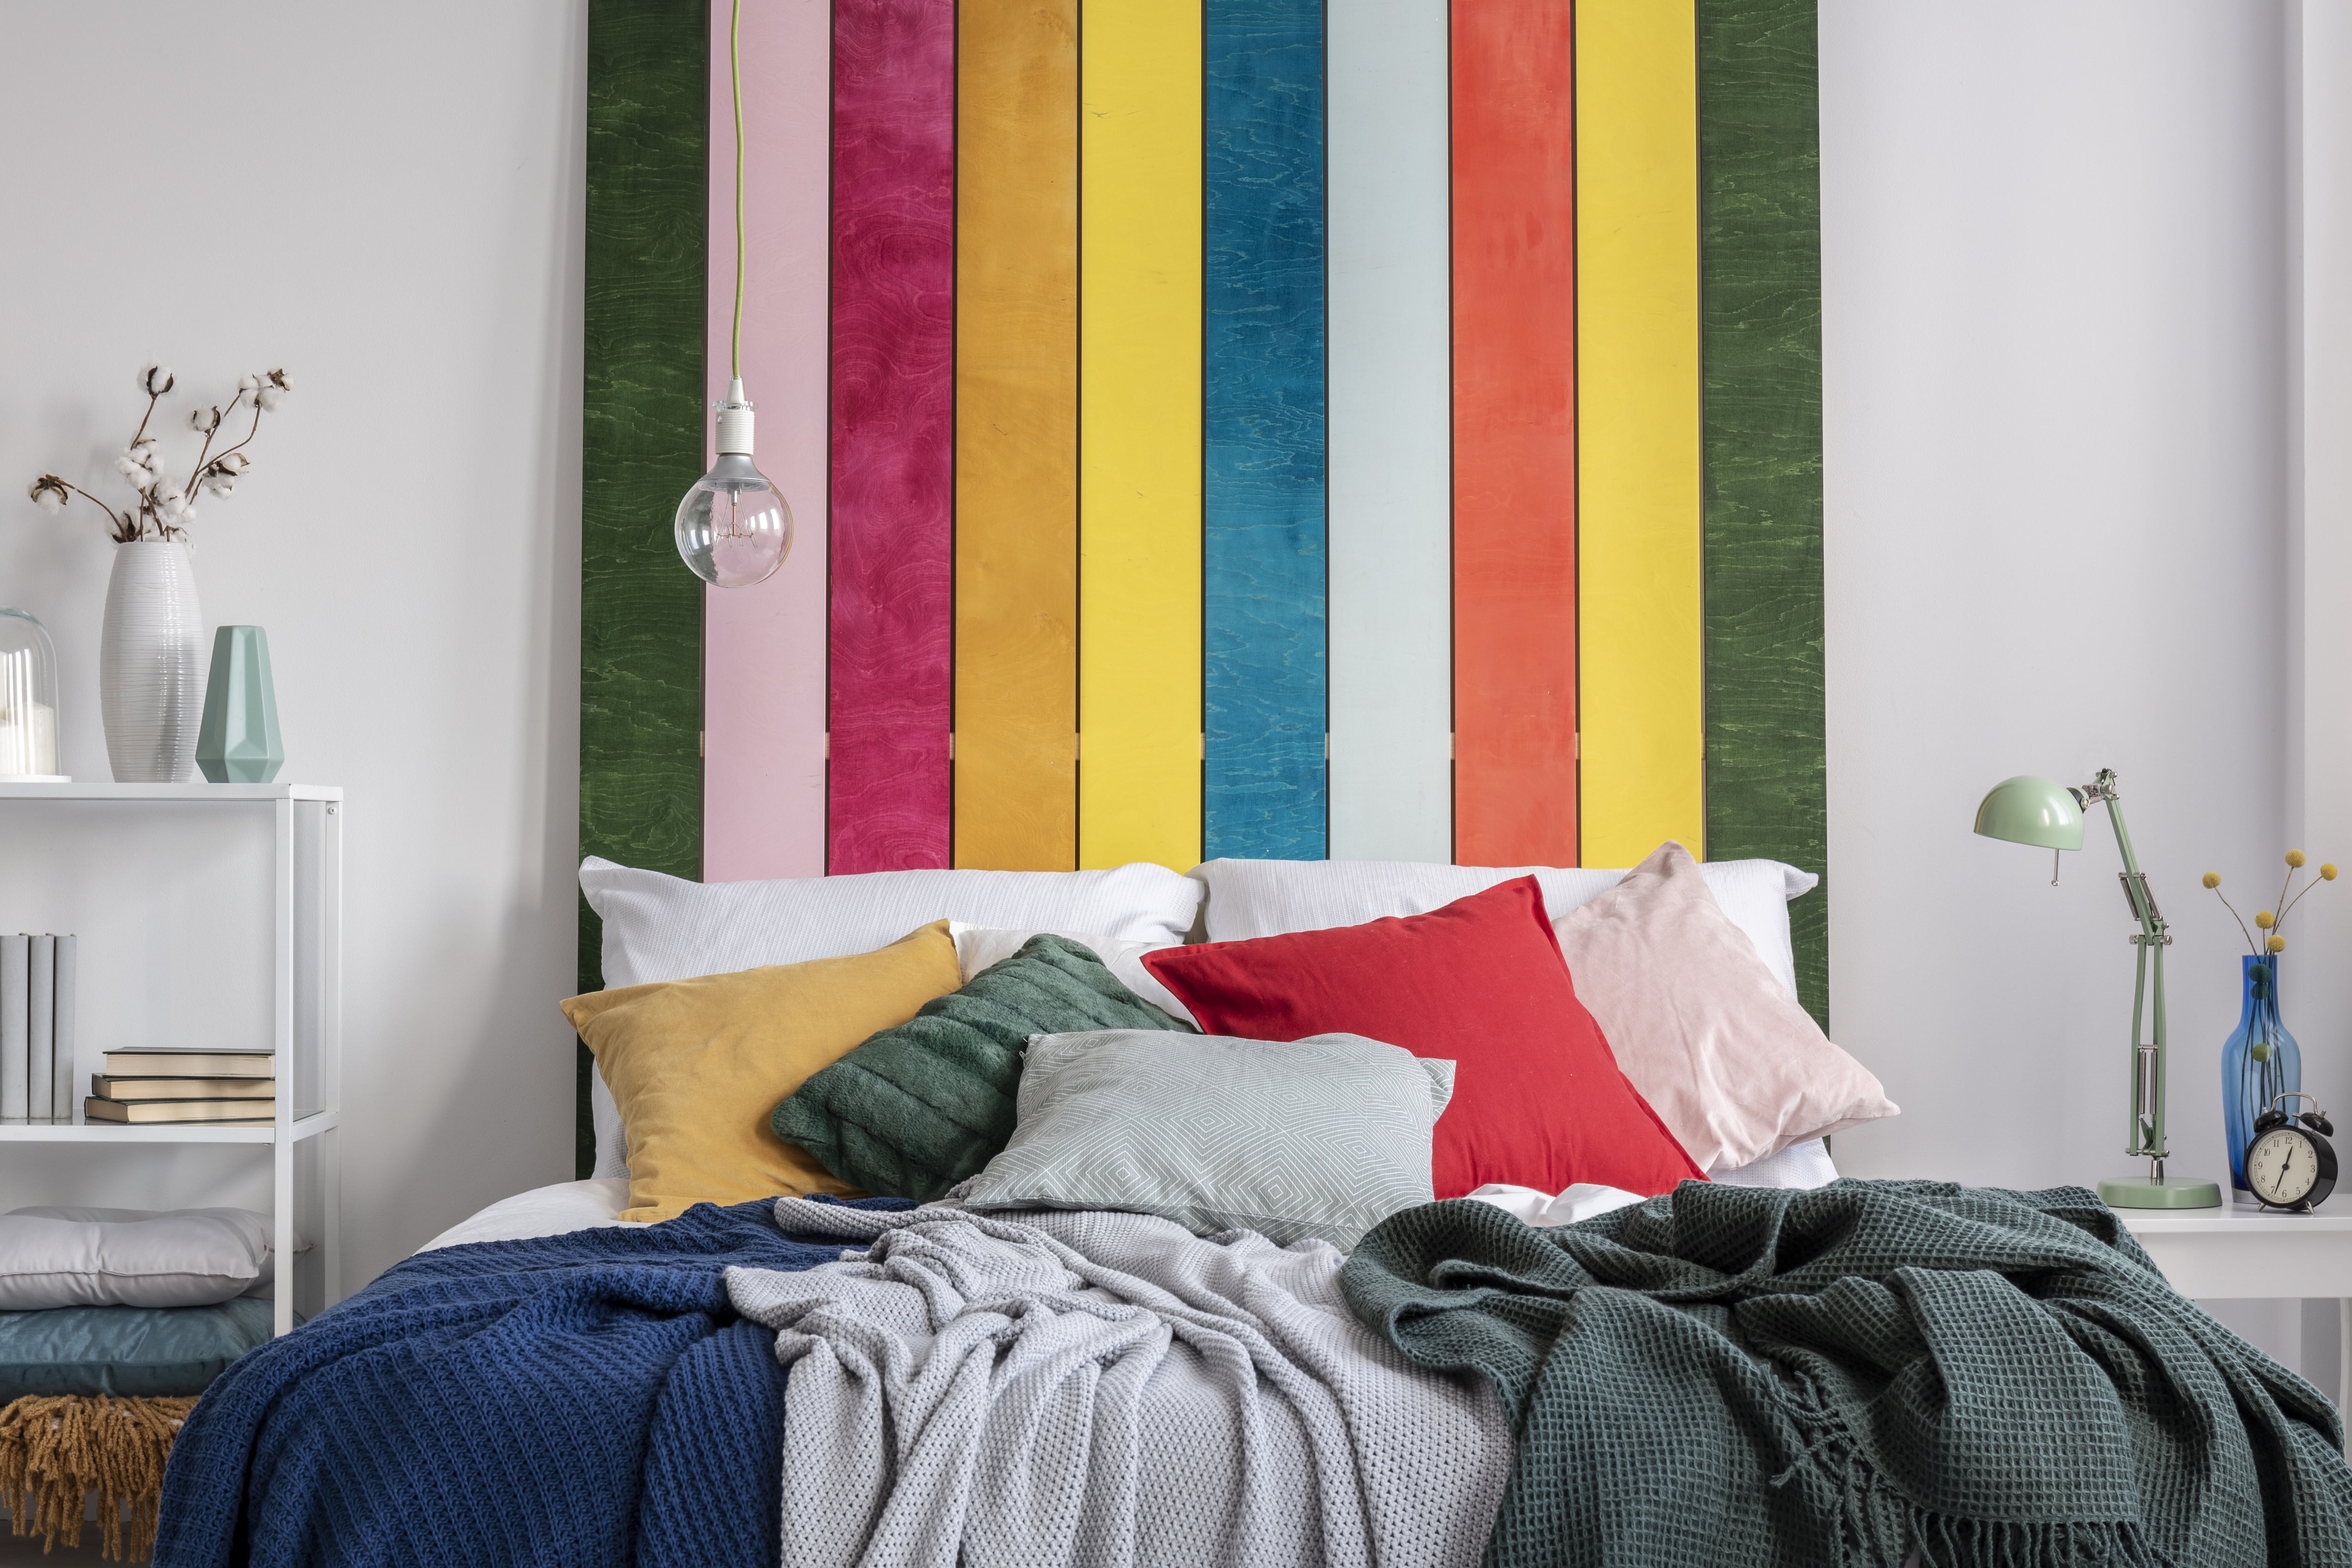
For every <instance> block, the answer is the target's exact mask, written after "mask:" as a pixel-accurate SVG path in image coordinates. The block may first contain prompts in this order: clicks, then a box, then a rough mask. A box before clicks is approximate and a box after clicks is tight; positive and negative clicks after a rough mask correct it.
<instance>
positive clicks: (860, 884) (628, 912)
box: [580, 855, 1202, 1176]
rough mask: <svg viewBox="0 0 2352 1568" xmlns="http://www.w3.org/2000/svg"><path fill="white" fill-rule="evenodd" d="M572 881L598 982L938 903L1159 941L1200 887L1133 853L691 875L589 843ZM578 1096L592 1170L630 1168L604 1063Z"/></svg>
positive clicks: (977, 916) (837, 935)
mask: <svg viewBox="0 0 2352 1568" xmlns="http://www.w3.org/2000/svg"><path fill="white" fill-rule="evenodd" d="M580 891H581V892H582V893H583V894H586V895H587V897H588V906H589V907H590V908H591V909H593V910H594V911H595V912H596V914H597V915H598V916H599V917H600V918H601V919H602V920H603V921H604V984H605V985H606V986H608V987H615V986H635V985H643V984H645V983H646V982H647V981H650V980H686V979H692V978H693V977H696V976H698V975H728V974H733V973H734V972H735V971H737V970H739V969H756V968H758V967H760V966H761V965H762V964H798V963H803V962H805V961H806V960H808V959H811V958H845V957H848V956H851V955H852V954H856V953H871V952H873V951H874V950H875V949H876V948H877V947H882V946H887V945H888V944H890V943H892V942H896V941H897V940H898V938H899V937H901V936H905V935H906V934H907V933H908V932H909V931H912V930H914V929H915V928H916V927H917V926H919V925H929V924H930V923H931V922H932V921H934V920H937V919H939V918H940V916H942V915H945V916H946V917H948V918H949V919H950V920H954V921H964V922H969V923H970V924H971V925H976V926H989V927H994V928H1001V929H1009V930H1020V931H1024V932H1031V933H1034V932H1038V931H1086V932H1092V933H1095V934H1096V935H1097V936H1100V937H1101V938H1102V939H1104V940H1107V941H1112V942H1118V943H1134V944H1136V945H1138V946H1139V949H1140V948H1143V947H1157V946H1167V945H1168V944H1170V943H1171V942H1181V941H1182V940H1184V937H1185V936H1186V934H1187V933H1189V932H1190V931H1191V930H1192V920H1193V917H1194V916H1195V915H1197V914H1198V913H1199V911H1200V907H1201V897H1202V889H1201V884H1200V883H1197V882H1194V881H1193V880H1192V878H1190V877H1188V876H1183V875H1180V874H1179V873H1175V872H1172V871H1170V870H1169V869H1168V868H1167V867H1166V866H1162V865H1151V864H1149V863H1145V862H1136V863H1134V864H1131V865H1123V866H1117V867H1114V868H1112V869H1111V870H1109V871H877V872H867V873H863V874H860V875H856V876H808V877H793V878H786V879H781V880H778V881H774V882H688V881H687V880H686V879H684V878H683V877H675V876H665V875H664V874H662V873H660V872H657V871H640V870H637V869H635V868H634V867H631V866H625V865H616V864H614V862H611V861H608V860H600V859H598V858H597V857H596V856H594V855H591V856H589V857H588V858H587V859H586V860H584V861H582V862H580ZM1081 940H1084V941H1087V942H1089V943H1091V942H1092V941H1093V940H1094V938H1093V937H1084V938H1081ZM1097 954H1098V956H1103V961H1104V962H1105V963H1109V962H1110V959H1109V957H1108V956H1107V955H1100V954H1099V949H1097ZM983 967H985V966H983ZM1134 967H1136V968H1137V969H1140V968H1141V967H1142V966H1141V965H1140V964H1138V965H1136V966H1134ZM1128 983H1129V985H1132V984H1133V982H1132V981H1129V982H1128ZM1146 995H1147V996H1148V995H1149V993H1146ZM1150 999H1152V1000H1154V1001H1157V1000H1158V998H1150ZM1170 999H1171V1000H1173V999H1174V998H1170ZM1161 1005H1163V1006H1164V1005H1165V1004H1164V1003H1163V1004H1161ZM588 1103H589V1108H590V1113H591V1115H592V1117H593V1121H594V1124H595V1128H596V1166H595V1173H594V1174H595V1175H596V1176H625V1175H627V1174H628V1165H627V1155H626V1153H625V1149H626V1146H627V1145H626V1141H625V1137H624V1134H623V1133H622V1129H621V1112H620V1108H619V1107H618V1106H617V1105H615V1104H614V1103H613V1092H612V1091H611V1090H610V1089H608V1088H606V1087H605V1086H604V1074H603V1073H602V1072H591V1073H590V1074H589V1075H588Z"/></svg>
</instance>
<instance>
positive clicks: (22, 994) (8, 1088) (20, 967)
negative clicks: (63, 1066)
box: [0, 932, 33, 1122]
mask: <svg viewBox="0 0 2352 1568" xmlns="http://www.w3.org/2000/svg"><path fill="white" fill-rule="evenodd" d="M32 951H33V939H32V938H31V937H30V936H25V935H23V934H22V933H21V932H20V933H17V934H16V935H14V936H0V1120H9V1121H18V1122H21V1121H23V1120H24V1119H25V1118H26V1116H28V1115H30V1114H31V1113H32V1107H31V1105H30V1103H28V1102H27V1098H26V1091H27V1090H28V1089H30V1087H31V1085H32V1060H31V1056H32V1052H31V1047H32V998H31V996H30V994H29V992H30V989H31V979H32V977H31V972H30V971H31V959H32Z"/></svg>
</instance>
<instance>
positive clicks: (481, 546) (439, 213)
mask: <svg viewBox="0 0 2352 1568" xmlns="http://www.w3.org/2000/svg"><path fill="white" fill-rule="evenodd" d="M585 10H586V7H585V5H584V4H583V3H581V0H533V3H530V4H521V3H508V4H501V5H479V4H467V3H463V0H412V3H409V4H404V5H399V6H349V5H315V4H300V3H295V0H245V3H241V4H239V5H234V6H229V7H221V6H213V7H202V8H195V9H190V8H187V7H167V6H156V5H141V4H132V3H129V0H79V3H76V4H71V5H61V4H50V5H33V4H20V5H6V6H0V59H5V60H6V61H8V62H10V70H9V84H8V88H7V90H6V91H5V93H0V145H5V146H6V147H8V148H9V149H10V150H11V152H10V154H9V156H8V157H7V158H6V159H5V160H0V212H5V214H7V218H6V223H5V228H6V232H7V242H6V243H5V245H0V602H5V603H11V604H16V605H20V606H23V607H25V608H27V609H30V610H32V611H33V612H35V613H37V614H38V615H39V616H40V617H41V618H42V619H43V620H44V621H46V622H48V624H49V626H50V628H51V630H52V631H53V632H54V633H55V634H56V636H57V640H58V646H59V653H60V659H61V663H62V664H63V666H64V695H65V701H66V704H67V711H66V716H65V721H66V724H67V726H68V731H67V743H66V748H67V758H66V761H67V766H68V769H69V770H70V771H71V772H73V773H74V774H76V775H77V776H79V777H83V778H98V779H103V778H105V777H107V770H106V758H105V751H104V747H103V742H102V738H101V736H100V730H99V726H98V711H97V709H98V685H97V669H96V657H97V655H96V649H97V635H98V625H99V617H100V607H101V603H102V601H103V596H104V592H105V586H106V574H107V570H108V566H109V557H110V549H111V547H110V546H109V545H108V544H106V543H105V542H104V539H103V536H102V533H101V528H100V525H99V524H98V522H97V521H96V515H95V513H91V512H87V511H85V515H83V516H80V517H74V516H71V515H68V517H66V518H64V519H53V518H49V517H44V516H42V515H40V514H38V513H37V512H36V511H35V510H34V508H33V507H31V506H30V504H29V503H28V502H27V501H26V499H25V495H24V487H25V485H26V482H28V481H29V480H30V479H31V477H32V476H34V475H35V474H37V473H39V472H42V471H43V470H45V469H51V468H54V469H57V470H58V471H59V472H61V473H63V474H65V475H67V476H68V477H71V478H73V479H75V480H77V481H79V482H80V483H82V484H84V485H87V486H90V487H91V488H93V489H98V490H100V491H101V493H104V486H105V481H106V479H107V477H108V474H109V470H108V461H109V458H110V455H111V453H112V452H113V451H115V450H117V449H119V447H120V444H121V442H122V441H123V440H124V439H125V438H126V436H127V435H128V434H129V421H131V420H132V419H135V417H136V412H137V399H136V397H135V395H134V393H133V391H132V386H131V375H132V372H133V371H134V370H135V369H136V368H137V367H138V366H139V365H140V364H142V362H144V361H148V360H151V359H157V358H160V359H162V360H163V361H166V362H168V363H170V364H171V365H173V367H175V368H176V369H177V371H179V375H180V381H181V387H182V390H183V392H189V391H194V390H197V389H200V388H211V389H219V391H220V392H221V394H222V395H225V394H226V391H227V389H229V388H231V387H233V386H234V384H235V382H236V377H237V375H238V374H239V372H241V371H247V370H249V369H255V368H260V367H266V366H272V365H283V366H285V367H286V368H287V369H288V370H289V371H291V372H292V374H293V375H294V376H295V377H296V378H297V384H298V391H297V393H296V395H295V397H294V398H293V399H292V400H291V401H290V402H289V404H288V407H287V410H286V412H285V413H284V414H283V415H282V416H280V417H277V418H275V419H273V420H272V421H271V422H270V423H268V424H267V425H265V427H264V429H263V431H262V434H261V438H260V440H259V441H258V442H257V443H256V444H255V446H254V448H253V452H254V455H255V458H256V466H255V469H254V473H253V476H252V477H251V478H250V479H249V480H248V481H247V485H246V486H245V487H244V488H243V489H242V490H241V491H240V492H239V493H238V494H237V495H236V497H233V498H232V499H230V500H227V501H226V502H214V503H211V504H209V505H207V506H206V507H205V513H204V516H203V517H201V518H200V519H199V521H198V524H197V526H196V528H195V533H196V538H197V551H196V558H195V559H196V574H197V579H198V583H199V586H200V591H201V595H202V602H203V606H204V610H205V619H206V622H207V623H208V624H219V623H223V622H250V623H256V624H259V625H262V626H266V627H267V628H268V631H269V635H270V644H271V651H272V653H273V655H274V658H275V661H276V667H277V679H278V704H279V709H280V713H281V715H282V717H283V721H284V727H285V736H286V749H287V765H286V768H285V771H284V772H283V773H282V774H281V775H280V777H281V778H288V779H301V780H310V781H317V782H323V783H340V784H341V785H343V786H344V787H345V788H346V789H348V790H349V792H350V794H349V802H350V803H349V808H348V810H349V817H348V822H349V835H348V843H347V873H346V874H347V878H348V887H349V898H348V926H347V933H346V946H345V955H346V966H347V967H346V990H347V1002H346V1008H345V1018H344V1022H345V1031H346V1033H345V1038H346V1059H345V1060H346V1095H347V1105H348V1107H349V1109H347V1111H346V1113H345V1116H344V1128H345V1132H344V1134H343V1139H344V1143H343V1147H344V1161H345V1166H344V1169H345V1176H344V1188H343V1191H344V1217H345V1224H346V1227H347V1229H346V1237H347V1245H348V1248H349V1250H348V1252H347V1254H346V1256H347V1257H348V1259H349V1270H348V1279H349V1282H350V1283H351V1284H352V1285H354V1286H356V1285H357V1284H359V1283H361V1282H362V1281H365V1280H367V1279H368V1278H370V1277H372V1276H373V1275H374V1274H375V1273H376V1272H378V1271H379V1270H382V1269H383V1268H384V1267H385V1266H387V1265H388V1264H390V1263H391V1262H393V1261H394V1260H396V1259H397V1258H399V1257H401V1256H402V1255H404V1253H405V1252H406V1251H408V1250H409V1249H411V1248H413V1247H415V1245H416V1244H417V1243H419V1242H421V1241H423V1240H425V1239H426V1238H428V1237H429V1236H431V1235H432V1234H433V1233H434V1232H435V1231H436V1230H437V1229H439V1228H442V1227H444V1226H446V1225H448V1224H450V1223H451V1222H453V1221H455V1220H457V1219H458V1218H462V1217H463V1216H464V1215H466V1214H467V1213H468V1212H470V1211H471V1210H473V1209H475V1208H477V1207H480V1206H481V1205H482V1204H484V1203H487V1202H488V1201H490V1200H492V1199H494V1198H497V1197H503V1196H505V1195H506V1194H509V1193H511V1192H515V1191H518V1190H520V1189H521V1188H523V1187H526V1186H535V1185H538V1184H541V1183H544V1182H549V1181H558V1180H562V1179H565V1178H567V1177H569V1176H570V1175H571V1166H572V1065H571V1064H572V1035H571V1031H570V1030H569V1029H568V1028H567V1027H566V1026H565V1025H564V1023H563V1022H562V1019H561V1017H560V1016H559V1015H558V1014H557V1012H556V1010H555V1008H554V1001H555V998H559V997H562V996H564V995H566V994H568V993H569V992H570V991H571V990H572V973H573V960H572V947H573V940H574V936H573V931H574V925H573V913H572V912H573V894H572V863H573V857H574V847H575V842H576V837H577V832H576V820H577V812H576V806H575V799H576V792H577V779H578V769H577V753H578V740H577V724H578V719H577V715H578V684H577V675H576V671H577V665H578V643H579V629H578V604H579V591H578V575H579V574H578V559H579V549H578V529H579V497H580V477H579V476H580V448H579V429H580V402H579V399H580V353H581V350H580V310H581V261H580V256H581V232H582V204H583V195H582V183H583V145H584V109H583V80H584V57H585V56H584V50H585V33H584V27H585ZM183 407H184V400H183V399H182V398H179V397H174V398H173V400H171V409H172V412H171V415H170V417H171V420H172V422H173V423H172V424H170V425H166V426H165V428H166V429H171V428H173V426H175V425H177V422H178V421H179V420H180V418H181V417H182V415H181V412H180V411H181V409H182V408H183ZM180 428H181V429H183V431H184V427H180ZM6 849H7V846H6V845H5V843H0V853H5V852H6ZM0 925H7V926H8V928H9V929H12V930H13V929H16V924H15V923H14V922H12V921H11V920H10V917H9V915H8V912H7V911H5V910H0ZM84 962H85V964H89V963H91V962H92V958H91V956H85V959H84ZM113 1043H119V1042H114V1041H86V1042H85V1046H86V1048H87V1047H89V1046H103V1045H106V1044H113ZM5 1153H6V1154H7V1155H8V1157H7V1158H6V1159H5V1161H0V1207H8V1206H10V1205H12V1204H13V1203H16V1202H34V1201H44V1200H49V1201H54V1200H56V1199H58V1198H62V1197H68V1196H74V1195H79V1196H81V1197H83V1200H84V1201H100V1200H103V1199H105V1198H111V1199H113V1200H116V1201H140V1200H142V1199H145V1200H151V1201H152V1200H163V1199H169V1200H171V1201H174V1202H182V1203H186V1202H198V1201H205V1200H213V1201H227V1200H234V1199H236V1198H237V1197H245V1199H246V1200H247V1201H252V1200H253V1199H254V1198H257V1197H258V1196H259V1195H260V1191H261V1189H259V1188H257V1186H255V1184H254V1182H253V1181H252V1179H251V1177H252V1175H253V1173H254V1172H256V1171H257V1160H255V1159H253V1158H252V1157H251V1156H244V1155H237V1154H235V1153H233V1152H228V1151H211V1150H206V1151H194V1152H187V1153H183V1154H180V1155H173V1156H170V1157H169V1158H168V1159H157V1160H148V1161H141V1160H137V1159H131V1158H129V1157H127V1156H126V1155H122V1154H116V1153H113V1152H106V1153H105V1154H103V1155H100V1156H92V1157H85V1158H80V1159H76V1158H72V1157H70V1156H68V1157H60V1156H58V1155H43V1154H40V1153H38V1152H37V1151H32V1150H26V1149H23V1148H18V1149H14V1150H9V1151H5ZM240 1160H243V1161H244V1163H243V1164H242V1165H240V1164H239V1163H238V1162H239V1161H240ZM240 1171H242V1172H243V1173H245V1174H244V1175H243V1176H240V1175H239V1174H238V1173H239V1172H240ZM158 1178H160V1180H159V1179H158Z"/></svg>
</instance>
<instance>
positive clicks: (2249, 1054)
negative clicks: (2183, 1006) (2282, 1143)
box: [2221, 953, 2303, 1203]
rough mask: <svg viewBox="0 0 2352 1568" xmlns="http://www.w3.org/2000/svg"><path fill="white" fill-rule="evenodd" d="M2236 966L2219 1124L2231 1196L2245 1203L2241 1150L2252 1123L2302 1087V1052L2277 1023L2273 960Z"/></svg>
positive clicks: (2249, 960)
mask: <svg viewBox="0 0 2352 1568" xmlns="http://www.w3.org/2000/svg"><path fill="white" fill-rule="evenodd" d="M2239 963H2240V965H2241V967H2242V971H2243V972H2242V984H2243V986H2244V988H2245V991H2244V997H2243V999H2242V1001H2241V1003H2240V1005H2239V1010H2238V1028H2237V1030H2236V1032H2234V1033H2233V1034H2231V1036H2230V1039H2229V1043H2227V1044H2225V1045H2224V1046H2222V1047H2221V1123H2222V1126H2223V1129H2224V1131H2225V1132H2226V1134H2228V1137H2229V1141H2230V1188H2231V1194H2232V1195H2233V1196H2235V1197H2243V1198H2245V1199H2246V1201H2247V1202H2249V1203H2251V1202H2252V1201H2253V1195H2252V1193H2250V1192H2248V1191H2247V1190H2246V1146H2247V1145H2249V1144H2252V1142H2253V1141H2254V1118H2255V1117H2257V1116H2259V1115H2261V1114H2262V1113H2263V1112H2264V1111H2266V1110H2268V1109H2269V1108H2270V1103H2271V1102H2272V1101H2273V1100H2275V1099H2276V1098H2278V1097H2279V1096H2280V1095H2282V1094H2290V1093H2293V1092H2294V1091H2296V1090H2298V1089H2300V1088H2302V1087H2303V1051H2302V1048H2300V1047H2299V1046H2297V1045H2296V1044H2295V1043H2294V1036H2293V1035H2291V1034H2289V1033H2287V1031H2286V1025H2284V1024H2283V1023H2281V1022H2280V1021H2279V982H2278V969H2279V956H2278V955H2277V954H2275V953H2273V954H2272V955H2270V956H2267V957H2256V956H2253V955H2252V954H2248V955H2247V956H2245V957H2243V958H2242V959H2240V960H2239Z"/></svg>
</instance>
